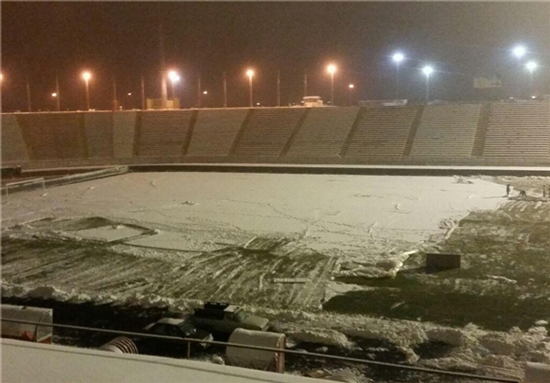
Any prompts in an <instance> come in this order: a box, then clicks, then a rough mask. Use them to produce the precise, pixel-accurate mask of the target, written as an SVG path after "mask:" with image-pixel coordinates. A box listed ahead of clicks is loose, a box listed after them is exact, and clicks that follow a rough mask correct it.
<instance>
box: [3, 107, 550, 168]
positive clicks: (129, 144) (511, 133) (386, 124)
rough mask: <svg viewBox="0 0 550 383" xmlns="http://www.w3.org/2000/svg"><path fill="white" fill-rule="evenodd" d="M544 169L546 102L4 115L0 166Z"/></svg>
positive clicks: (549, 138)
mask: <svg viewBox="0 0 550 383" xmlns="http://www.w3.org/2000/svg"><path fill="white" fill-rule="evenodd" d="M192 162H205V163H286V164H292V163H295V164H358V165H360V164H390V165H515V166H522V165H525V166H537V165H538V166H541V165H542V166H544V165H550V102H548V101H545V102H525V103H492V104H444V105H417V106H405V107H378V108H358V107H347V108H343V107H334V108H331V107H326V108H311V109H308V108H286V107H283V108H251V109H248V108H233V109H200V110H198V109H194V110H175V111H174V110H171V111H123V112H69V113H64V112H60V113H17V114H3V115H2V165H3V166H10V165H22V166H24V167H26V168H47V167H52V168H54V167H67V166H85V165H111V164H145V163H192Z"/></svg>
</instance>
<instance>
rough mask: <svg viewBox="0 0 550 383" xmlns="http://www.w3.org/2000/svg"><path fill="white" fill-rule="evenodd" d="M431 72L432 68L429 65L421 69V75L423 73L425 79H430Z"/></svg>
mask: <svg viewBox="0 0 550 383" xmlns="http://www.w3.org/2000/svg"><path fill="white" fill-rule="evenodd" d="M433 71H434V68H432V67H431V66H429V65H426V66H425V67H424V68H422V73H424V74H425V75H426V76H427V77H430V75H431V74H432V73H433Z"/></svg>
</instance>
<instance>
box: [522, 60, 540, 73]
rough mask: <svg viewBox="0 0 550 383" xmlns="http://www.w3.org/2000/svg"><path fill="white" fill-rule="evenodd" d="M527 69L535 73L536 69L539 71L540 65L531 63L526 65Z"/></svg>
mask: <svg viewBox="0 0 550 383" xmlns="http://www.w3.org/2000/svg"><path fill="white" fill-rule="evenodd" d="M525 67H526V68H527V70H528V71H529V72H531V73H532V72H533V71H534V70H535V69H537V67H538V64H537V63H536V62H534V61H529V62H528V63H527V64H525Z"/></svg>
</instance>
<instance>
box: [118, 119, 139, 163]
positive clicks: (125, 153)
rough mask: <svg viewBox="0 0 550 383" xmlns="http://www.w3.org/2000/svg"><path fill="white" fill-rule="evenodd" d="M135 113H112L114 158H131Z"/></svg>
mask: <svg viewBox="0 0 550 383" xmlns="http://www.w3.org/2000/svg"><path fill="white" fill-rule="evenodd" d="M135 130H136V112H115V113H113V152H114V156H115V158H131V157H132V155H133V150H134V137H135Z"/></svg>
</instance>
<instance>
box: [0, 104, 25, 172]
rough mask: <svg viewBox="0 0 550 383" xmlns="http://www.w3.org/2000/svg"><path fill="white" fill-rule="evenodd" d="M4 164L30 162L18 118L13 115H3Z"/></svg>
mask: <svg viewBox="0 0 550 383" xmlns="http://www.w3.org/2000/svg"><path fill="white" fill-rule="evenodd" d="M1 118H2V120H1V125H2V129H1V130H0V131H1V133H2V164H3V165H4V164H22V163H27V162H29V155H28V153H27V147H26V145H25V141H24V140H23V135H22V133H21V129H20V128H19V123H18V122H17V118H16V117H15V115H13V114H2V117H1Z"/></svg>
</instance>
